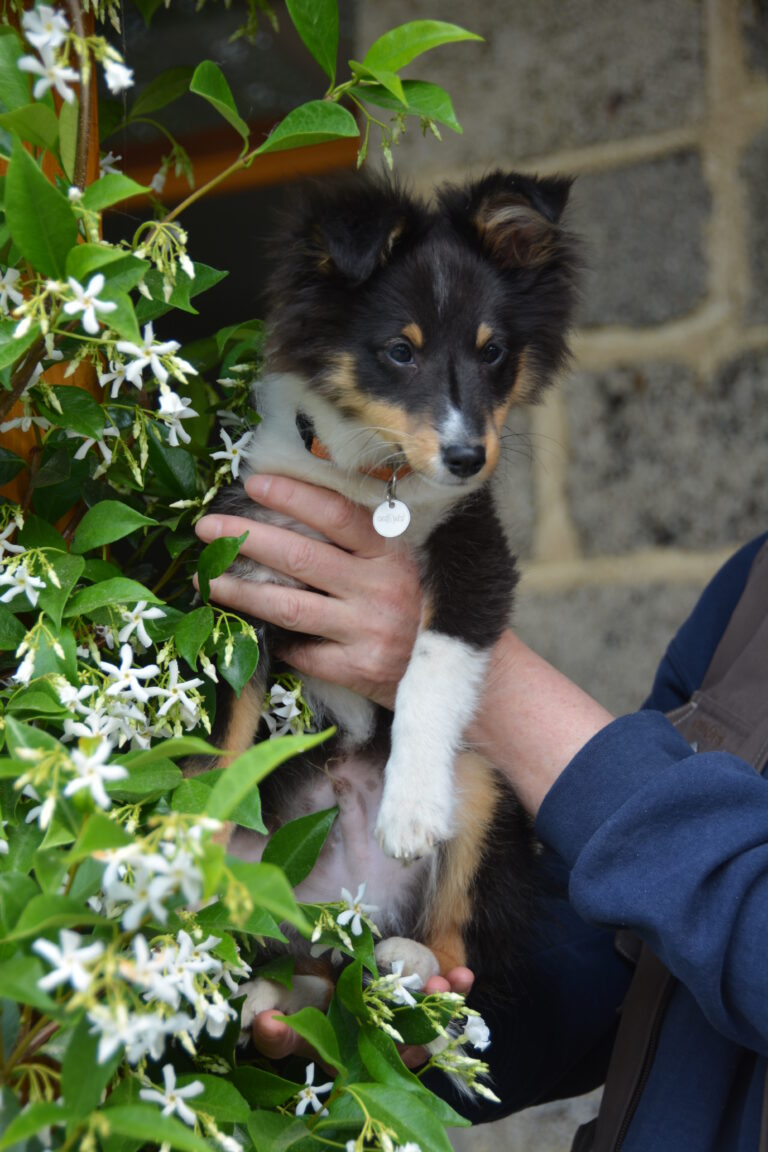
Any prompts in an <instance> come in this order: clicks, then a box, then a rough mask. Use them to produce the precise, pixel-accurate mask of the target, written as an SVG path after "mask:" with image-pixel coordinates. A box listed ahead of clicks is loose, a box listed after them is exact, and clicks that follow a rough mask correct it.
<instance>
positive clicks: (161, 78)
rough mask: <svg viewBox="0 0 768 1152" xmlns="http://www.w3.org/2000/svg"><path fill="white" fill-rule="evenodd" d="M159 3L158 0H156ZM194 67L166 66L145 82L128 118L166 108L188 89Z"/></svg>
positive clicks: (131, 118)
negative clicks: (162, 70)
mask: <svg viewBox="0 0 768 1152" xmlns="http://www.w3.org/2000/svg"><path fill="white" fill-rule="evenodd" d="M158 3H160V0H158ZM193 72H194V68H167V69H166V71H165V72H160V73H159V75H157V76H153V78H152V79H151V80H150V81H149V83H148V84H145V85H144V87H143V88H142V90H141V92H140V93H139V95H138V96H137V97H136V99H135V100H134V102H133V104H132V105H131V107H130V110H129V112H128V119H129V120H133V119H134V117H136V116H146V115H147V114H148V113H149V112H157V111H158V110H159V109H160V108H166V107H167V106H168V105H169V104H172V103H173V102H174V100H178V99H179V97H180V96H183V95H184V94H185V93H186V92H188V91H189V82H190V80H191V78H192V73H193Z"/></svg>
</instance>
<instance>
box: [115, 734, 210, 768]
mask: <svg viewBox="0 0 768 1152" xmlns="http://www.w3.org/2000/svg"><path fill="white" fill-rule="evenodd" d="M220 755H221V750H220V749H219V748H214V747H213V745H212V744H208V743H207V742H206V741H205V740H201V739H200V737H199V736H175V737H174V738H173V739H172V740H163V741H162V742H161V743H159V744H155V746H154V748H147V749H146V751H144V752H128V753H126V755H125V756H118V757H116V763H118V764H124V765H125V766H126V768H128V767H130V768H146V767H147V765H149V764H156V763H157V762H158V761H159V760H173V759H174V758H175V757H179V756H220Z"/></svg>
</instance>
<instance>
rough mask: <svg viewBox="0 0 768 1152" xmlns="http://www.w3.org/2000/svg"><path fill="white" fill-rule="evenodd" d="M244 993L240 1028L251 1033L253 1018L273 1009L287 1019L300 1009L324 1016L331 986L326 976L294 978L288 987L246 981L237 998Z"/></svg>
mask: <svg viewBox="0 0 768 1152" xmlns="http://www.w3.org/2000/svg"><path fill="white" fill-rule="evenodd" d="M243 993H245V1000H244V1001H243V1006H242V1008H241V1009H240V1028H241V1030H242V1031H243V1032H247V1031H249V1030H250V1027H251V1024H252V1023H253V1021H254V1018H255V1017H256V1016H258V1014H259V1013H260V1012H267V1011H269V1010H270V1009H276V1010H277V1011H279V1012H283V1013H285V1015H286V1016H290V1015H291V1014H292V1013H294V1012H298V1011H299V1010H300V1009H301V1008H308V1007H312V1008H319V1009H320V1011H321V1012H325V1010H326V1008H327V1007H328V1005H329V1004H330V1002H331V996H332V995H333V983H332V981H331V980H329V979H327V978H326V977H325V976H294V977H293V980H292V981H291V987H290V988H286V987H285V985H284V984H277V983H275V981H274V980H265V979H264V977H263V976H260V977H258V978H257V979H256V980H249V981H248V982H247V983H246V984H241V985H240V986H239V988H238V995H241V994H243Z"/></svg>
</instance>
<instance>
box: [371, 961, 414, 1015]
mask: <svg viewBox="0 0 768 1152" xmlns="http://www.w3.org/2000/svg"><path fill="white" fill-rule="evenodd" d="M404 965H405V961H404V960H395V962H394V963H393V965H392V973H391V975H389V976H382V978H381V985H382V988H383V989H385V990H386V995H387V998H388V999H389V1000H393V1001H394V1002H395V1004H406V1005H407V1006H408V1007H409V1008H415V1006H416V1000H415V998H414V997H413V996H412V995H411V993H410V991H409V989H411V988H413V990H414V991H415V992H418V991H419V989H420V988H421V987H422V980H421V977H420V976H419V975H417V973H416V972H413V973H412V974H411V975H410V976H403V967H404Z"/></svg>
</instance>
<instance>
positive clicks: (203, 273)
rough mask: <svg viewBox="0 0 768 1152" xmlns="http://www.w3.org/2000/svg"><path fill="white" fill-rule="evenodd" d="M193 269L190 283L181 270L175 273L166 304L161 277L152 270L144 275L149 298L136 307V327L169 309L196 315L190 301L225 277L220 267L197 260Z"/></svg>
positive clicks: (226, 273)
mask: <svg viewBox="0 0 768 1152" xmlns="http://www.w3.org/2000/svg"><path fill="white" fill-rule="evenodd" d="M134 259H135V257H134ZM194 268H195V278H194V280H190V278H189V276H187V275H186V273H184V272H183V271H181V270H179V271H178V272H177V274H176V283H175V285H174V287H173V291H172V292H171V295H170V296H169V298H168V300H167V301H166V299H165V296H164V294H163V278H162V276H161V275H160V273H159V272H157V271H156V270H155V269H154V268H153V269H152V271H151V272H148V273H147V275H146V277H145V278H144V284H145V285H146V287H147V289H148V290H149V293H150V295H151V296H152V299H151V300H146V299H144V298H142V299H141V300H140V301H139V303H138V305H137V307H136V316H137V317H138V321H139V323H140V324H142V325H144V324H146V322H147V321H148V320H155V319H156V318H157V317H158V316H162V315H164V314H165V313H166V312H170V310H171V309H172V308H180V309H181V310H182V312H189V313H191V314H192V315H193V316H197V314H198V312H197V309H196V308H193V307H192V305H191V304H190V299H191V298H192V297H193V296H199V295H200V294H201V293H202V292H208V291H209V289H211V288H214V287H215V286H216V285H217V284H218V283H220V282H221V281H222V280H224V279H225V277H226V276H228V275H229V273H228V272H223V271H222V270H221V269H220V268H211V266H210V265H209V264H198V263H197V261H195V262H194Z"/></svg>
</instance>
